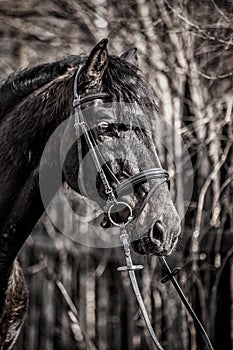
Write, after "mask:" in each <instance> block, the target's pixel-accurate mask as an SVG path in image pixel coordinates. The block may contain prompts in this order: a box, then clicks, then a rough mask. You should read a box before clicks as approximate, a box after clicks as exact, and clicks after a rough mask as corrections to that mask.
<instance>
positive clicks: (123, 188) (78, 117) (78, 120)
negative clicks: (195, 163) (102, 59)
mask: <svg viewBox="0 0 233 350" xmlns="http://www.w3.org/2000/svg"><path fill="white" fill-rule="evenodd" d="M81 69H82V66H80V68H79V69H78V71H77V73H76V75H75V79H74V101H73V107H74V111H75V113H74V114H75V123H74V127H75V130H76V136H77V147H78V159H79V164H81V160H82V145H81V138H80V136H81V133H80V129H81V131H82V133H83V134H84V137H85V140H86V143H87V145H88V148H89V151H90V153H91V156H92V159H93V162H94V164H95V167H96V170H97V172H98V173H99V175H100V178H101V181H102V183H103V186H104V191H105V194H106V196H107V201H106V206H105V208H104V211H105V214H107V215H108V219H109V221H110V222H111V223H112V224H113V225H114V226H118V227H119V228H120V239H121V241H122V245H123V248H124V253H125V259H126V266H121V267H119V268H118V271H128V274H129V277H130V281H131V285H132V288H133V291H134V293H135V296H136V298H137V301H138V304H139V307H140V309H141V312H142V316H143V318H144V320H145V323H146V326H147V329H148V331H149V333H150V335H151V338H152V340H153V342H154V344H155V345H156V346H157V348H158V349H159V350H164V349H163V347H162V346H161V345H160V343H159V341H158V339H157V337H156V335H155V333H154V330H153V328H152V325H151V323H150V320H149V317H148V314H147V311H146V308H145V305H144V302H143V299H142V296H141V292H140V290H139V287H138V283H137V279H136V275H135V270H138V269H142V268H143V266H142V265H134V264H133V262H132V258H131V252H130V246H129V242H128V239H129V235H128V233H127V231H126V225H127V224H128V223H129V222H130V221H132V220H133V219H134V218H135V216H138V215H139V214H140V213H141V212H142V211H143V209H144V207H145V206H146V204H147V203H148V202H149V200H150V198H151V197H152V195H153V194H154V192H155V191H156V189H157V188H158V187H159V186H160V185H162V184H163V183H164V182H168V183H169V175H168V172H167V171H166V170H165V169H163V168H151V169H148V170H144V171H141V172H139V173H138V174H136V175H133V176H130V177H129V178H128V179H126V180H123V181H121V182H120V181H119V180H118V179H117V178H116V176H115V174H114V173H113V172H112V170H111V169H110V168H109V167H108V165H107V164H106V162H105V161H104V157H103V155H102V154H101V152H100V150H99V148H98V145H97V142H96V140H95V139H94V137H93V135H92V132H91V130H90V128H89V127H88V124H87V123H86V121H85V118H84V116H83V113H82V110H81V106H82V105H83V104H84V103H86V102H91V101H94V100H98V99H102V100H106V99H107V98H111V96H110V95H109V94H107V93H104V92H99V93H94V94H89V95H87V96H85V97H82V98H81V97H80V95H79V92H78V78H79V74H80V71H81ZM101 161H103V162H104V164H105V167H106V169H107V171H108V173H109V174H110V176H111V177H112V179H113V180H114V181H115V183H116V184H117V188H116V191H114V189H113V188H112V186H111V185H110V183H109V181H108V178H107V175H106V173H105V171H104V170H103V168H102V166H101ZM151 180H153V182H154V184H153V185H152V187H151V189H150V190H149V192H148V193H147V195H146V197H145V198H144V200H143V202H142V204H141V205H140V208H139V210H138V211H137V213H136V214H133V211H132V208H131V206H130V205H129V204H128V203H126V202H122V201H120V200H118V198H120V197H121V196H123V195H125V194H129V193H131V189H132V187H133V186H136V185H141V184H143V183H145V182H148V181H151ZM115 193H117V196H116V194H115ZM119 205H123V206H125V207H127V208H128V210H129V215H128V218H127V220H126V221H125V222H121V223H117V222H116V221H114V219H113V217H112V213H113V212H114V210H113V209H114V208H116V207H117V206H119ZM160 262H161V263H162V265H163V267H164V269H165V271H166V273H167V275H166V276H165V277H164V278H163V279H162V280H161V282H162V283H165V282H167V281H168V280H170V281H171V282H172V283H173V285H174V287H175V289H176V291H177V293H178V294H179V296H180V298H181V300H182V302H183V304H184V305H185V307H186V309H187V311H188V312H189V314H190V315H191V317H192V319H193V321H194V324H195V326H196V328H197V330H199V333H200V335H201V337H202V339H203V341H204V343H205V345H206V347H207V349H209V350H214V349H213V347H212V345H211V342H210V340H209V338H208V335H207V334H206V332H205V329H204V328H203V326H202V324H201V322H200V321H199V319H198V317H197V316H196V314H195V312H194V311H193V309H192V307H191V306H190V304H189V303H188V301H187V299H186V297H185V295H184V294H183V292H182V290H181V288H180V286H179V284H178V282H177V281H176V279H175V277H174V275H175V274H176V273H177V272H178V271H179V268H176V269H174V270H172V271H171V270H170V267H169V265H168V264H167V262H166V260H165V258H164V257H162V258H160Z"/></svg>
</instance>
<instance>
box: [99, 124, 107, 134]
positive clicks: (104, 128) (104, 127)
mask: <svg viewBox="0 0 233 350" xmlns="http://www.w3.org/2000/svg"><path fill="white" fill-rule="evenodd" d="M108 128H109V123H107V122H100V123H98V129H99V130H100V131H102V132H104V131H106V130H107V129H108Z"/></svg>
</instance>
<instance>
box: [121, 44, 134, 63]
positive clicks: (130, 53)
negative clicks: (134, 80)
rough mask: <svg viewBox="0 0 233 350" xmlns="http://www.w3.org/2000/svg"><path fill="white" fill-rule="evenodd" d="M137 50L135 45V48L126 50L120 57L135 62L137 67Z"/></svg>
mask: <svg viewBox="0 0 233 350" xmlns="http://www.w3.org/2000/svg"><path fill="white" fill-rule="evenodd" d="M137 50H138V49H137V48H136V47H134V48H133V49H129V50H126V51H124V52H123V53H122V54H121V55H120V58H123V60H125V61H127V62H129V63H131V64H133V65H134V66H136V67H138V55H137Z"/></svg>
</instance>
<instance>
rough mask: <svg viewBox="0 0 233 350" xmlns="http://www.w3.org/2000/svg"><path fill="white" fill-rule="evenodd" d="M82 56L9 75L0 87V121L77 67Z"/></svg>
mask: <svg viewBox="0 0 233 350" xmlns="http://www.w3.org/2000/svg"><path fill="white" fill-rule="evenodd" d="M81 59H82V55H80V56H75V55H72V56H69V57H67V58H65V59H63V60H60V61H56V62H54V63H45V64H41V65H38V66H36V67H33V68H30V69H28V68H26V69H24V70H22V71H20V72H18V73H13V74H11V75H10V76H9V77H8V78H7V79H6V81H4V82H3V83H2V85H1V86H0V120H1V119H2V118H3V117H4V115H5V114H6V113H8V112H9V111H10V110H11V109H13V108H14V107H15V106H16V105H17V104H19V103H20V102H21V101H22V100H23V99H25V98H26V97H28V96H29V95H30V94H31V93H33V92H34V91H36V90H38V89H39V88H41V87H42V86H44V85H46V84H48V83H49V82H51V81H52V80H54V79H55V78H57V77H58V76H61V75H63V74H65V72H66V71H67V68H68V67H70V68H72V67H74V66H78V65H79V64H80V62H81Z"/></svg>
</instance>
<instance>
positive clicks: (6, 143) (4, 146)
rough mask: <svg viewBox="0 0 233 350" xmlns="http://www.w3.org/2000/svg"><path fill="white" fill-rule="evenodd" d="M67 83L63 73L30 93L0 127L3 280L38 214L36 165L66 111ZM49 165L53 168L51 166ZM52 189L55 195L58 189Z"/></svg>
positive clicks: (69, 83) (69, 105) (40, 209)
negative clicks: (48, 83)
mask: <svg viewBox="0 0 233 350" xmlns="http://www.w3.org/2000/svg"><path fill="white" fill-rule="evenodd" d="M71 78H72V74H70V73H69V74H67V75H66V76H64V77H59V78H58V79H57V81H55V82H53V83H51V85H50V86H47V87H43V88H42V89H41V90H40V91H36V92H35V93H34V94H32V95H30V96H29V97H28V98H27V99H26V100H24V101H23V103H21V104H19V105H18V106H17V107H16V108H15V109H14V110H12V111H11V112H10V113H8V115H7V118H5V119H4V120H3V122H2V123H1V125H0V136H1V137H0V168H1V170H2V176H1V179H0V191H1V200H0V212H1V221H0V229H1V233H0V275H1V276H5V277H6V276H7V275H8V273H9V269H10V268H11V265H12V263H13V261H14V259H15V257H16V255H17V253H18V251H19V250H20V248H21V247H22V245H23V243H24V242H25V240H26V239H27V237H28V235H29V234H30V233H31V231H32V229H33V227H34V226H35V224H36V222H37V221H38V219H39V218H40V216H41V215H42V213H43V212H44V206H43V203H42V201H41V197H40V190H39V163H40V159H41V155H42V152H43V149H44V147H45V144H46V142H47V140H48V138H49V137H50V135H51V134H52V132H53V131H54V130H55V129H56V127H57V126H58V125H59V124H60V122H61V121H62V120H63V119H66V118H67V117H68V116H69V113H70V112H71V108H72V79H71ZM55 91H56V95H55V94H54V92H55ZM54 95H55V97H54ZM51 166H54V167H55V168H56V166H57V164H52V165H51ZM53 186H54V191H53V193H54V194H55V193H56V190H57V189H58V186H59V184H56V183H53ZM51 199H52V195H51V198H50V200H51Z"/></svg>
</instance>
